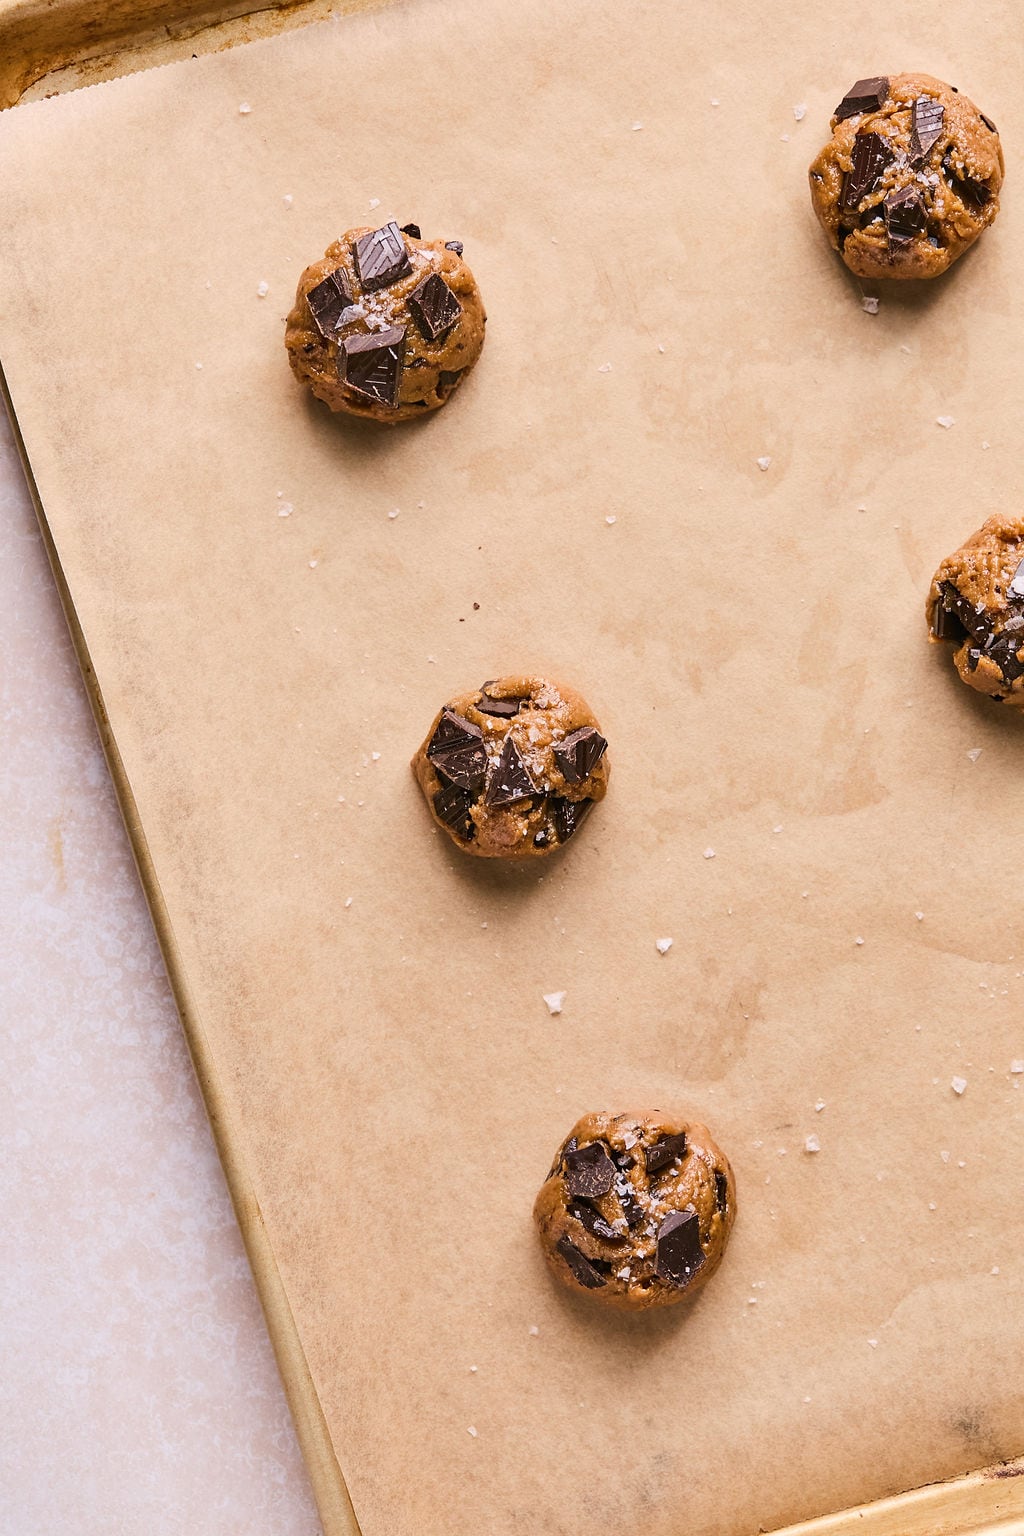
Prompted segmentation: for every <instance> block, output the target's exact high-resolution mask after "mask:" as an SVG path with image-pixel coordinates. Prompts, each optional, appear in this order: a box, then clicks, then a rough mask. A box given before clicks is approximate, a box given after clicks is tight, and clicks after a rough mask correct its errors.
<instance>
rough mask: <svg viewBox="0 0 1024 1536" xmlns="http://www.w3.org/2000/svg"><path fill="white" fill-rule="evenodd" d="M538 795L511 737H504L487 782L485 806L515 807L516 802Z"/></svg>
mask: <svg viewBox="0 0 1024 1536" xmlns="http://www.w3.org/2000/svg"><path fill="white" fill-rule="evenodd" d="M539 793H540V791H539V790H538V788H537V786H536V784H535V783H534V782H533V780H532V779H531V778H530V775H529V772H528V770H527V767H526V764H525V763H524V762H523V759H522V758H521V757H520V755H519V748H518V747H517V746H516V744H515V742H514V741H513V740H512V737H511V736H506V737H505V745H504V746H503V747H502V749H501V756H500V757H499V758H498V762H497V765H496V766H495V768H494V769H493V771H492V773H491V777H490V780H489V781H488V785H487V793H486V795H485V797H484V798H485V799H486V801H487V804H488V805H515V803H516V801H517V800H528V799H529V798H530V796H531V795H536V794H539Z"/></svg>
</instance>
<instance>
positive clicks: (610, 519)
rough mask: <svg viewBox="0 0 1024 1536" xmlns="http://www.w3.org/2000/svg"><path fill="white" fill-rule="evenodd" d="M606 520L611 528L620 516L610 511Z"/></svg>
mask: <svg viewBox="0 0 1024 1536" xmlns="http://www.w3.org/2000/svg"><path fill="white" fill-rule="evenodd" d="M605 522H606V523H607V524H608V526H609V528H610V527H611V525H612V523H616V522H618V518H617V517H616V516H615V514H614V513H612V512H609V514H608V516H607V517H606V518H605Z"/></svg>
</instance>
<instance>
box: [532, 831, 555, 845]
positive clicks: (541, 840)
mask: <svg viewBox="0 0 1024 1536" xmlns="http://www.w3.org/2000/svg"><path fill="white" fill-rule="evenodd" d="M550 841H551V839H550V837H549V836H548V834H547V832H546V831H540V832H535V833H534V834H533V846H534V847H535V848H546V847H547V845H548V843H549V842H550Z"/></svg>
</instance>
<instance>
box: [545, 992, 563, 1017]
mask: <svg viewBox="0 0 1024 1536" xmlns="http://www.w3.org/2000/svg"><path fill="white" fill-rule="evenodd" d="M544 1001H545V1002H546V1003H547V1005H548V1013H551V1014H555V1013H561V1011H562V1004H563V1003H564V1002H565V993H564V992H545V993H544Z"/></svg>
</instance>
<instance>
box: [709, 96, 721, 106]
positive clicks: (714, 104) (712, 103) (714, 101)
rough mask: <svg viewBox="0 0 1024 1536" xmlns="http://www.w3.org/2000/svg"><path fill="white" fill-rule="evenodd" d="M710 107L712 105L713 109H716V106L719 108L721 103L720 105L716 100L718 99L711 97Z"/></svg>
mask: <svg viewBox="0 0 1024 1536" xmlns="http://www.w3.org/2000/svg"><path fill="white" fill-rule="evenodd" d="M711 105H712V106H713V107H717V106H720V105H721V103H720V102H719V100H718V97H717V96H712V98H711Z"/></svg>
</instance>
